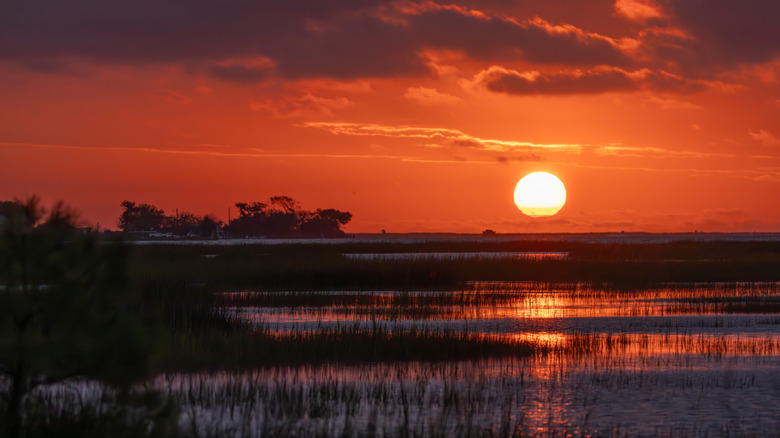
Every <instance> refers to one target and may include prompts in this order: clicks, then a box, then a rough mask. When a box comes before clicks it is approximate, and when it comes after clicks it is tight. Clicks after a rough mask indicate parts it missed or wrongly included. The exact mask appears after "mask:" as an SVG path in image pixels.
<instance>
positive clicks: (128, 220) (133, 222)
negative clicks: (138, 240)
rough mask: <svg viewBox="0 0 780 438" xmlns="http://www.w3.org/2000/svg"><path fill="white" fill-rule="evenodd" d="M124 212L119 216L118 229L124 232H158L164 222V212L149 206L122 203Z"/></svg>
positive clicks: (128, 202)
mask: <svg viewBox="0 0 780 438" xmlns="http://www.w3.org/2000/svg"><path fill="white" fill-rule="evenodd" d="M121 205H122V207H124V209H125V210H124V211H123V212H122V215H121V216H119V228H121V229H123V230H125V231H150V230H159V229H160V228H161V227H162V225H163V222H164V221H165V212H164V211H162V210H160V209H159V208H157V207H155V206H154V205H150V204H136V203H135V202H131V201H123V202H122V204H121Z"/></svg>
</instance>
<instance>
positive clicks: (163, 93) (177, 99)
mask: <svg viewBox="0 0 780 438" xmlns="http://www.w3.org/2000/svg"><path fill="white" fill-rule="evenodd" d="M151 95H152V97H154V98H155V99H159V100H162V101H164V102H167V103H171V104H175V105H189V104H191V103H192V102H194V100H192V99H191V98H189V97H187V96H184V95H181V94H179V93H177V92H175V91H171V90H157V91H153V92H152V93H151Z"/></svg>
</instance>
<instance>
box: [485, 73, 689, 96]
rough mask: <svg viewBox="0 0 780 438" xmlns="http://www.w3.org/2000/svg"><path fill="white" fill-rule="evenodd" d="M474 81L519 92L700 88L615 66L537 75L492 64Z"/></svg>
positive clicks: (508, 91)
mask: <svg viewBox="0 0 780 438" xmlns="http://www.w3.org/2000/svg"><path fill="white" fill-rule="evenodd" d="M475 81H476V82H477V84H479V85H482V86H485V87H486V88H487V89H488V90H491V91H495V92H502V93H507V94H518V95H525V94H596V93H606V92H621V91H622V92H626V91H638V90H643V89H650V90H655V91H675V92H693V91H699V90H701V89H703V85H702V84H701V83H699V82H692V81H687V80H684V79H682V78H680V77H677V76H673V75H670V74H666V73H657V72H652V71H650V70H638V71H634V72H627V71H624V70H620V69H616V68H599V69H594V70H590V71H579V70H577V71H572V72H560V73H552V74H540V73H536V72H534V73H521V72H517V71H514V70H509V69H504V68H500V67H493V68H491V69H488V70H486V71H483V72H481V73H480V74H478V75H477V77H476V78H475Z"/></svg>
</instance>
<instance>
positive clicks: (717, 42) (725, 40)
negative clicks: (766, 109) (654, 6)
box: [641, 0, 780, 78]
mask: <svg viewBox="0 0 780 438" xmlns="http://www.w3.org/2000/svg"><path fill="white" fill-rule="evenodd" d="M658 4H659V6H660V8H661V10H662V11H663V13H664V15H665V16H664V17H663V19H660V20H659V21H658V22H656V23H653V27H651V28H648V29H646V30H645V31H643V32H642V34H641V41H642V46H641V50H642V51H643V52H644V55H645V56H647V57H648V58H649V59H650V61H649V62H651V63H654V64H655V65H656V66H664V68H666V69H670V70H671V69H673V70H675V71H676V72H678V73H680V74H684V75H687V76H696V77H700V78H713V77H717V76H718V75H719V74H721V73H724V72H726V71H730V70H733V69H734V68H737V67H739V66H740V65H750V64H760V63H764V62H768V61H772V60H775V59H777V58H778V57H780V26H778V22H780V2H778V1H777V0H745V1H732V0H660V1H659V2H658ZM648 24H649V23H648Z"/></svg>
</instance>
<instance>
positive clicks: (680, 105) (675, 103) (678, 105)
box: [647, 96, 703, 129]
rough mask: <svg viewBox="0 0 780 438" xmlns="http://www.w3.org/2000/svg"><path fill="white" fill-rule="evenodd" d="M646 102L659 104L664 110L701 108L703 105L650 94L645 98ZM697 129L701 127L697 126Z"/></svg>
mask: <svg viewBox="0 0 780 438" xmlns="http://www.w3.org/2000/svg"><path fill="white" fill-rule="evenodd" d="M647 102H648V103H652V104H654V105H658V106H660V107H661V108H663V109H665V110H676V109H679V110H700V109H703V107H701V106H699V105H696V104H693V103H690V102H685V101H682V100H676V99H664V98H662V97H658V96H651V97H650V98H648V99H647ZM696 126H698V125H696ZM694 129H697V128H694ZM698 129H701V127H700V126H699V127H698Z"/></svg>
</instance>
